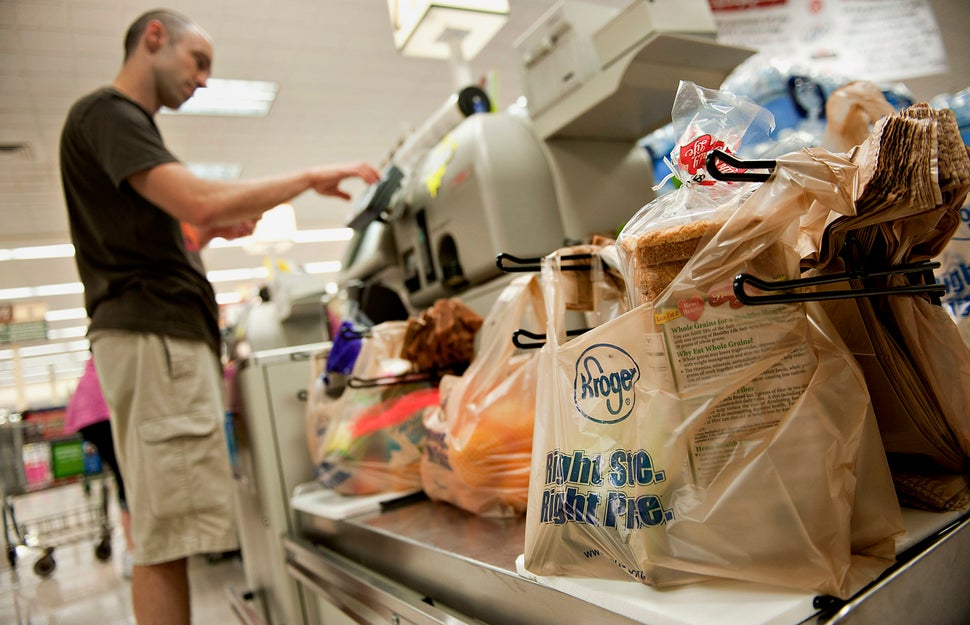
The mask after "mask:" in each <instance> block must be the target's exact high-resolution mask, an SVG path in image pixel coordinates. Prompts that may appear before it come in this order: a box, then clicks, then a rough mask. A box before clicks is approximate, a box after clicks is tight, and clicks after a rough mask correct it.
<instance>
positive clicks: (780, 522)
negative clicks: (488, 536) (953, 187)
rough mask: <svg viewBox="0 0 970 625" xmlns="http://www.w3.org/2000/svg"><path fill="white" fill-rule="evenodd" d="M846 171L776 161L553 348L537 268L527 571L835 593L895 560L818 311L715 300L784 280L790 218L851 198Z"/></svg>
mask: <svg viewBox="0 0 970 625" xmlns="http://www.w3.org/2000/svg"><path fill="white" fill-rule="evenodd" d="M852 167H853V166H852V165H851V163H849V162H848V161H846V160H844V159H842V158H840V157H836V156H833V155H831V154H828V153H827V152H824V151H805V152H799V153H796V154H793V155H790V157H786V158H784V159H781V160H779V161H778V164H777V166H776V167H775V170H774V174H773V176H772V178H771V180H769V181H768V182H766V183H765V184H764V185H762V186H761V187H760V188H758V189H757V190H756V191H754V193H753V194H752V195H751V196H750V197H749V198H747V199H746V200H745V201H744V202H743V203H741V205H740V206H738V205H737V203H736V202H733V201H730V202H728V204H727V205H725V206H724V207H723V208H722V209H715V210H713V211H711V212H710V215H711V216H713V217H714V219H713V220H712V221H713V222H714V223H715V224H716V226H715V227H713V228H712V230H711V231H710V232H709V233H707V235H706V237H705V239H704V240H702V241H701V242H700V243H699V244H698V247H697V248H696V251H695V252H694V253H693V255H692V256H691V257H690V258H689V259H688V260H687V262H686V264H685V265H684V266H683V268H682V269H681V270H680V271H679V272H677V273H676V275H674V276H673V277H672V278H671V281H670V282H669V284H667V286H665V287H664V288H662V289H660V290H659V291H658V292H656V294H655V297H653V298H652V299H651V300H650V301H649V302H648V303H647V304H644V305H641V306H639V307H637V308H635V309H634V310H632V311H631V312H629V313H627V314H625V315H623V316H621V317H619V318H617V319H615V320H613V321H611V322H609V323H606V324H604V325H603V326H600V327H599V328H595V329H593V330H591V331H590V332H588V333H586V334H584V335H582V336H580V337H578V338H574V339H572V340H570V341H568V342H567V341H565V340H564V338H565V336H564V328H563V325H562V323H563V320H562V316H561V315H558V314H556V310H557V299H558V298H559V297H561V295H560V293H559V290H560V289H559V286H558V283H559V278H558V273H557V271H556V270H555V269H556V263H555V261H554V260H552V261H550V262H549V263H547V268H546V269H545V271H544V273H543V280H544V290H545V293H546V302H547V310H548V311H549V312H548V315H549V327H548V330H547V344H546V346H545V348H544V349H543V352H542V354H541V357H542V358H543V362H542V365H541V366H542V367H543V368H544V370H546V371H548V372H549V375H550V379H549V381H548V382H547V383H544V384H542V385H541V386H540V391H539V397H538V400H537V415H542V418H537V422H536V429H535V436H534V442H533V465H532V468H533V470H532V475H531V482H530V496H529V507H528V511H527V523H526V545H525V566H526V568H527V569H528V570H529V571H531V572H533V573H535V574H539V575H554V574H561V575H578V576H584V577H590V576H593V577H597V576H599V577H613V578H623V577H632V578H634V579H637V580H639V581H641V582H644V583H647V584H651V585H656V586H665V585H670V584H676V583H682V582H683V581H685V580H689V579H691V578H690V576H691V575H693V576H694V579H697V578H698V576H713V577H723V578H731V579H740V580H747V581H752V582H758V583H764V584H770V585H778V586H785V587H790V588H796V589H799V590H814V591H816V592H819V593H824V594H830V595H834V596H837V597H842V598H845V597H848V596H850V595H851V594H853V593H854V592H856V591H858V590H859V589H860V588H861V587H862V586H863V585H864V584H866V583H868V582H870V581H872V580H873V579H874V578H875V577H876V576H877V575H878V574H879V573H881V572H882V571H883V570H885V568H886V567H888V566H889V565H890V564H891V563H892V561H893V558H894V536H895V535H897V534H899V533H901V531H902V520H901V513H900V510H899V506H898V503H897V501H896V499H895V495H894V493H893V490H892V479H891V476H890V474H889V469H888V464H887V462H886V458H885V452H884V451H883V449H882V447H881V443H880V441H879V439H878V431H877V430H876V429H875V428H874V427H873V424H872V420H873V413H872V407H871V403H870V401H869V395H868V390H867V387H866V384H865V380H864V378H863V375H862V372H861V371H860V369H859V367H858V365H857V364H856V362H855V361H854V359H853V357H852V355H851V353H849V351H848V349H847V348H846V347H845V345H844V343H842V341H841V339H840V338H839V335H838V333H837V332H836V331H835V329H834V327H833V326H832V324H831V322H830V321H829V320H828V318H827V317H826V316H825V314H824V313H823V312H822V311H821V307H820V306H818V305H817V303H814V302H812V303H806V304H799V303H778V304H772V305H767V306H747V305H743V304H742V303H741V302H739V301H738V300H737V299H736V298H734V297H732V295H731V293H732V290H731V282H732V280H733V278H734V276H735V275H737V274H738V273H740V272H749V273H754V274H755V275H758V276H760V277H762V278H769V279H770V278H772V277H775V276H778V275H787V276H789V277H791V276H797V275H798V270H799V268H798V257H797V255H796V254H795V253H794V245H795V241H796V238H797V235H798V226H799V218H800V216H801V215H803V214H804V213H805V212H806V211H807V210H808V208H809V207H810V206H811V205H812V204H813V203H815V202H828V203H835V204H837V203H841V202H847V201H851V199H850V194H849V193H848V191H847V190H846V188H845V187H844V186H843V185H842V182H843V181H844V180H845V179H846V176H848V175H849V174H850V173H851V169H852ZM665 197H666V196H665ZM654 209H655V207H654V206H653V205H652V204H651V205H648V206H647V207H645V208H644V209H643V211H642V213H641V214H640V215H638V216H637V217H636V218H635V219H634V220H632V221H631V224H637V227H639V228H641V229H644V228H647V227H649V225H650V224H653V223H655V220H652V219H651V215H650V213H651V212H652V211H653V210H654ZM660 210H665V209H664V208H663V207H661V209H660ZM633 234H634V233H632V232H626V229H625V230H624V233H621V236H620V241H622V240H623V239H624V235H629V236H632V235H633ZM640 234H643V232H638V233H637V235H640ZM769 250H770V253H769V254H768V256H765V254H766V252H767V251H769ZM769 257H770V260H771V262H770V263H769V262H765V261H766V259H767V258H769ZM630 266H631V267H632V268H633V269H634V270H635V269H636V268H637V264H636V262H635V261H634V262H632V263H631V265H630ZM626 278H627V281H628V282H633V283H634V284H636V283H638V281H639V278H638V277H637V276H636V275H628V276H626ZM862 463H864V464H862ZM860 480H864V483H865V487H864V488H860V489H859V490H857V483H858V482H859V481H860ZM863 515H864V518H863Z"/></svg>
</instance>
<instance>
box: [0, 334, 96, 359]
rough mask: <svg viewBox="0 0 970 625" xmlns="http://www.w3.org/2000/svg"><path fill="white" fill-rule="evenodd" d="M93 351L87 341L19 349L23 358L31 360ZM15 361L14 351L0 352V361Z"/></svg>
mask: <svg viewBox="0 0 970 625" xmlns="http://www.w3.org/2000/svg"><path fill="white" fill-rule="evenodd" d="M89 349H91V344H90V343H88V341H87V339H85V340H83V341H71V342H68V343H47V344H45V345H31V346H30V347H21V348H19V351H20V357H21V358H31V357H35V356H52V355H54V354H67V353H70V352H83V351H87V350H89ZM10 359H13V350H12V349H8V350H3V351H0V360H10Z"/></svg>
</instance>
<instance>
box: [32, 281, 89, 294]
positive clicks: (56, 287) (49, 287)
mask: <svg viewBox="0 0 970 625" xmlns="http://www.w3.org/2000/svg"><path fill="white" fill-rule="evenodd" d="M76 293H84V285H83V284H81V283H80V282H65V283H64V284H45V285H42V286H35V287H34V295H35V296H36V297H50V296H51V295H74V294H76Z"/></svg>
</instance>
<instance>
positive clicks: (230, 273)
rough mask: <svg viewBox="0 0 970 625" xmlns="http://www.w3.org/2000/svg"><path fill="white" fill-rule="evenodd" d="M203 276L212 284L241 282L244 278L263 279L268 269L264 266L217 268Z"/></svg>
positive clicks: (267, 274) (266, 276) (267, 275)
mask: <svg viewBox="0 0 970 625" xmlns="http://www.w3.org/2000/svg"><path fill="white" fill-rule="evenodd" d="M205 277H206V278H208V279H209V282H211V283H212V284H218V283H220V282H242V281H245V280H265V279H266V278H268V277H269V270H268V269H266V267H253V268H251V269H217V270H214V271H210V272H208V273H206V275H205Z"/></svg>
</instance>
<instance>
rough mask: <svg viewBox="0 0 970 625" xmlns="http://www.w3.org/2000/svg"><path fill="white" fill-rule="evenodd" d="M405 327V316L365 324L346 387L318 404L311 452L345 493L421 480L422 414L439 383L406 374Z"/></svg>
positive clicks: (323, 479)
mask: <svg viewBox="0 0 970 625" xmlns="http://www.w3.org/2000/svg"><path fill="white" fill-rule="evenodd" d="M405 329H406V323H405V322H403V321H388V322H384V323H381V324H378V325H376V326H374V327H373V328H371V329H370V331H369V332H368V333H367V335H366V336H365V338H364V340H363V345H362V346H361V351H360V354H359V356H358V357H357V360H356V363H355V364H354V368H353V373H352V377H351V379H350V380H349V381H348V385H347V388H346V389H345V390H344V392H343V394H341V395H340V397H339V398H338V399H330V400H329V401H325V402H323V403H322V404H321V405H320V406H319V408H318V409H319V410H322V411H323V412H325V413H326V414H325V415H324V416H322V417H319V418H320V419H322V421H323V422H325V424H326V427H325V430H324V432H323V435H322V436H320V437H319V442H318V444H317V448H316V450H315V453H313V454H312V456H313V461H314V464H315V470H316V477H317V480H318V481H319V482H320V483H321V484H322V485H323V486H324V487H326V488H330V489H333V490H334V491H336V492H339V493H342V494H346V495H367V494H373V493H380V492H393V491H407V490H418V489H420V488H421V476H420V468H419V464H420V461H421V453H422V445H423V444H424V439H425V431H424V426H423V424H422V422H421V415H422V413H423V411H424V409H425V408H426V407H427V406H429V405H433V404H435V403H437V402H438V390H437V388H435V387H434V385H433V384H432V383H431V381H430V380H429V379H428V378H427V377H426V376H425V377H424V378H421V377H415V376H410V375H409V372H410V371H411V369H412V365H411V363H410V362H409V361H407V360H404V359H402V358H401V357H400V352H401V345H402V344H403V340H404V333H405Z"/></svg>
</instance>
